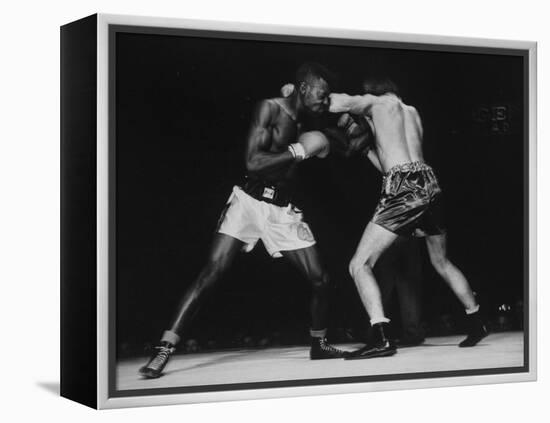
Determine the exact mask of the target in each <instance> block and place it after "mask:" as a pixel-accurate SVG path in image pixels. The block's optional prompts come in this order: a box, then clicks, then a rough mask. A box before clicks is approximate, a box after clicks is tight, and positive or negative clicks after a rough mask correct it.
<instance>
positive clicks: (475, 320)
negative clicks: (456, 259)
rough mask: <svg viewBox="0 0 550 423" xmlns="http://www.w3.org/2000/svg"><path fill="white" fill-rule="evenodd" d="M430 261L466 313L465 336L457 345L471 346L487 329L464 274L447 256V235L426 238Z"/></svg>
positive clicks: (484, 334) (481, 337)
mask: <svg viewBox="0 0 550 423" xmlns="http://www.w3.org/2000/svg"><path fill="white" fill-rule="evenodd" d="M426 243H427V246H428V253H429V255H430V261H431V262H432V265H433V266H434V268H435V270H436V271H437V273H439V275H440V276H441V277H442V278H443V280H444V281H445V282H446V283H447V284H448V285H449V287H450V288H451V289H452V291H453V292H454V293H455V295H456V296H457V297H458V299H459V300H460V302H461V303H462V305H463V306H464V309H465V310H466V315H467V337H466V339H465V340H463V341H462V342H461V343H460V344H459V346H461V347H473V346H474V345H476V344H477V343H478V342H479V341H481V340H482V339H483V338H484V337H486V336H487V329H486V327H485V325H484V324H483V321H482V319H481V317H480V313H479V305H478V303H477V301H476V299H475V297H474V293H473V292H472V289H471V288H470V284H469V283H468V281H467V280H466V277H465V276H464V274H463V273H462V272H461V271H460V270H459V269H458V268H457V267H456V266H455V265H454V264H453V263H452V262H451V261H450V260H449V258H448V257H447V236H446V234H442V235H432V236H428V237H427V238H426Z"/></svg>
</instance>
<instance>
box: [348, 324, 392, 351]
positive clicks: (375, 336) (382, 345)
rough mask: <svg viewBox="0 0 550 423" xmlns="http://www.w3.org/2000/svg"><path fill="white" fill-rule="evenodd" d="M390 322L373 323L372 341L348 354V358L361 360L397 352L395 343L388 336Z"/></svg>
mask: <svg viewBox="0 0 550 423" xmlns="http://www.w3.org/2000/svg"><path fill="white" fill-rule="evenodd" d="M388 327H389V325H388V323H385V322H382V323H375V324H374V325H372V336H371V341H370V342H369V343H368V344H367V345H365V346H364V347H363V348H360V349H358V350H356V351H353V352H350V353H348V354H346V356H345V357H344V358H345V359H346V360H359V359H363V358H375V357H389V356H391V355H394V354H395V353H396V352H397V349H396V347H395V344H394V343H393V342H392V341H391V340H390V339H389V338H388V337H387V332H388Z"/></svg>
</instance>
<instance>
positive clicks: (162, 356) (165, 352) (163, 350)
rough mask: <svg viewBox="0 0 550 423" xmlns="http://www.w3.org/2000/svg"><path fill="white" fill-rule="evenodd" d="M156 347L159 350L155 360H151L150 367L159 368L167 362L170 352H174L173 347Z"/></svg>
mask: <svg viewBox="0 0 550 423" xmlns="http://www.w3.org/2000/svg"><path fill="white" fill-rule="evenodd" d="M155 348H156V349H157V350H159V352H158V353H157V355H156V357H155V358H154V359H153V361H151V363H150V364H149V366H148V367H149V368H152V369H155V370H158V369H159V368H160V367H161V366H163V365H164V363H166V360H168V357H170V354H171V353H172V348H170V347H165V346H160V347H155Z"/></svg>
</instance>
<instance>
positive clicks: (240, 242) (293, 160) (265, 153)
mask: <svg viewBox="0 0 550 423" xmlns="http://www.w3.org/2000/svg"><path fill="white" fill-rule="evenodd" d="M329 80H330V74H329V72H328V71H327V70H326V69H325V68H324V67H322V66H321V65H318V64H314V63H307V64H304V65H302V66H301V67H300V68H299V69H298V71H297V74H296V86H297V87H298V89H297V90H296V92H295V93H294V94H293V95H292V96H290V97H288V98H274V99H268V100H263V101H261V102H260V103H259V104H258V106H257V107H256V110H255V112H254V116H253V118H252V123H251V126H250V131H249V133H248V138H247V145H246V156H245V159H246V167H247V175H246V178H245V181H244V182H243V183H242V184H240V185H239V186H235V187H234V188H233V192H232V193H231V195H230V197H229V200H228V202H227V206H226V208H225V209H224V211H223V212H222V216H221V218H220V221H219V224H218V230H217V233H216V235H215V237H214V240H213V243H212V247H211V250H210V253H209V256H208V257H207V259H206V264H205V266H204V267H203V268H202V270H201V271H200V273H199V275H198V277H197V278H196V279H195V281H194V282H193V283H192V284H191V286H190V288H189V289H188V290H187V292H186V293H185V294H184V296H183V298H182V300H181V302H180V305H179V307H178V310H177V313H176V315H175V316H174V319H173V320H172V322H171V324H170V326H169V329H168V330H166V331H164V333H163V335H162V338H161V343H160V345H159V346H158V347H157V348H156V352H155V353H154V354H153V356H152V357H151V359H150V360H149V362H148V363H147V364H146V365H145V366H143V367H142V368H141V369H140V370H139V373H140V374H141V375H142V376H144V377H146V378H157V377H159V376H161V374H162V371H163V369H164V368H165V366H166V364H167V362H168V360H169V358H170V356H171V355H172V354H173V353H174V351H175V346H176V344H178V342H179V341H180V339H181V337H182V336H184V333H183V332H184V330H185V327H186V326H187V325H188V324H189V322H190V320H191V318H192V316H193V315H194V314H195V312H196V311H197V308H198V306H199V303H200V302H201V300H202V299H203V296H204V295H205V294H206V293H207V292H208V291H210V290H211V289H212V287H213V286H215V285H216V283H217V282H218V281H219V280H220V279H221V277H222V276H223V275H224V274H225V272H226V271H227V269H228V267H229V266H230V265H231V264H232V262H233V260H234V259H235V257H236V256H237V254H238V252H239V251H242V250H244V251H250V250H251V249H252V248H253V247H254V245H255V244H256V243H257V241H258V240H261V241H262V242H263V244H264V246H265V247H266V250H267V251H268V253H269V254H270V255H272V256H273V257H285V258H286V259H288V260H289V261H290V262H291V263H292V264H293V265H294V266H295V267H296V268H297V269H298V270H299V271H300V273H301V274H302V275H303V276H305V278H306V279H308V280H309V282H310V284H311V287H312V298H311V330H310V335H311V348H310V358H311V359H329V358H341V357H343V356H344V353H343V351H340V350H338V349H336V348H334V347H332V346H331V345H329V344H328V343H327V341H326V328H327V323H328V322H327V314H328V300H329V298H328V296H329V278H328V275H327V272H326V270H325V268H324V266H323V265H322V263H321V260H320V257H319V253H318V250H317V247H316V245H315V238H314V237H313V234H312V233H311V230H310V228H309V226H308V225H307V223H306V222H305V221H304V219H303V215H302V212H301V211H300V210H298V209H297V208H296V207H295V206H294V204H293V203H292V186H293V178H294V174H295V170H296V166H297V164H298V163H299V162H300V161H302V160H304V159H307V158H309V157H315V156H316V157H321V158H322V157H325V156H326V155H327V154H328V149H329V143H328V139H327V137H325V136H324V135H323V133H322V132H320V131H317V130H313V129H319V128H320V129H322V125H319V127H318V128H314V127H307V128H306V126H305V124H304V122H306V121H307V122H312V121H313V122H317V121H319V118H320V117H321V116H322V115H323V114H324V113H325V112H326V111H327V110H328V104H329V101H328V99H329V97H328V96H329V94H330V88H329V83H328V82H329Z"/></svg>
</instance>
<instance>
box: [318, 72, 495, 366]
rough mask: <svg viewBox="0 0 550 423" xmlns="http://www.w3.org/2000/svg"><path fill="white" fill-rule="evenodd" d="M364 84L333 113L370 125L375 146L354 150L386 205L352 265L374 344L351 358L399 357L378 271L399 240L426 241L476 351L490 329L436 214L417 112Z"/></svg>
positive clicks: (337, 100)
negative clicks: (378, 180) (370, 169)
mask: <svg viewBox="0 0 550 423" xmlns="http://www.w3.org/2000/svg"><path fill="white" fill-rule="evenodd" d="M364 86H365V92H366V94H365V95H359V96H349V95H347V94H331V95H330V98H331V103H330V108H329V110H330V111H331V112H333V113H344V115H342V116H343V117H342V118H341V120H343V121H344V122H343V123H344V125H343V126H344V127H346V122H351V120H352V119H353V120H354V121H356V120H357V119H359V120H361V119H365V120H366V122H367V123H368V125H369V126H370V129H371V132H370V133H371V134H372V139H373V141H374V142H372V143H369V142H367V139H368V136H367V135H365V136H364V137H363V140H362V141H360V142H356V143H355V145H354V146H353V148H354V149H355V151H358V152H360V153H361V154H364V155H365V156H367V157H368V158H369V159H370V160H371V162H372V163H373V164H374V166H375V167H377V168H378V169H379V170H380V171H381V172H382V173H383V174H384V176H383V180H382V192H381V197H380V201H379V203H378V205H377V207H376V210H375V212H374V216H373V217H372V219H371V221H370V222H369V223H368V224H367V227H366V228H365V231H364V233H363V236H362V238H361V241H360V242H359V245H358V247H357V250H356V252H355V255H354V257H353V258H352V260H351V262H350V265H349V271H350V274H351V276H352V278H353V280H354V282H355V284H356V287H357V290H358V291H359V295H360V297H361V300H362V302H363V304H364V306H365V308H366V311H367V313H368V315H369V317H370V323H371V325H372V327H373V333H374V342H373V343H372V344H369V345H366V346H365V347H363V348H361V349H359V350H357V351H354V352H352V353H350V354H349V355H348V356H347V357H346V359H359V358H370V357H381V356H388V355H392V354H395V352H396V349H395V346H394V345H393V343H392V342H391V340H390V339H389V338H388V337H387V332H388V330H387V328H388V323H389V319H388V318H387V317H386V316H385V314H384V309H383V306H382V300H381V295H380V290H379V287H378V285H377V282H376V279H375V277H374V274H373V267H374V265H375V263H376V261H377V259H378V258H379V257H380V255H381V254H382V253H383V252H384V251H385V250H386V249H387V248H388V247H389V246H390V245H391V244H392V243H393V242H394V241H395V240H396V239H397V237H398V236H399V235H405V236H424V237H426V243H427V247H428V253H429V256H430V260H431V263H432V264H433V266H434V268H435V270H436V271H437V272H438V273H439V275H440V276H441V277H442V278H443V280H444V281H445V282H446V283H447V284H448V285H449V287H450V288H451V290H452V291H453V292H454V293H455V295H456V296H457V297H458V299H459V300H460V301H461V303H462V304H463V306H464V308H465V311H466V316H467V337H466V338H465V339H464V340H463V341H462V342H461V343H460V344H459V346H460V347H472V346H474V345H476V344H477V343H478V342H479V341H480V340H481V339H483V338H484V337H485V336H487V330H486V328H485V326H484V324H483V321H482V319H481V317H480V314H479V305H478V303H477V302H476V299H475V296H474V294H473V292H472V290H471V288H470V285H469V283H468V281H467V280H466V278H465V277H464V275H463V274H462V272H461V271H460V270H459V269H458V268H457V267H456V266H455V265H454V264H453V263H452V262H451V261H450V260H449V258H448V256H447V249H446V243H447V237H446V233H445V230H444V226H443V224H442V222H441V219H440V215H439V211H438V209H439V201H440V194H441V188H440V187H439V184H438V181H437V178H436V176H435V174H434V171H433V169H432V168H431V167H430V166H429V165H428V164H426V163H425V162H424V157H423V153H422V122H421V119H420V116H419V114H418V112H417V111H416V109H415V108H414V107H412V106H409V105H407V104H405V103H403V101H402V100H401V98H400V97H399V96H398V95H397V90H396V87H395V85H394V84H393V83H392V82H391V81H389V80H377V81H375V80H372V81H365V85H364ZM352 125H353V122H352Z"/></svg>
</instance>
